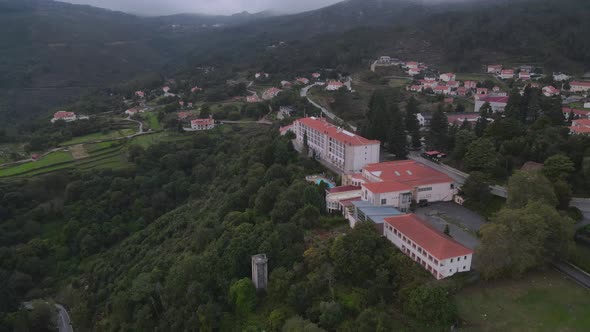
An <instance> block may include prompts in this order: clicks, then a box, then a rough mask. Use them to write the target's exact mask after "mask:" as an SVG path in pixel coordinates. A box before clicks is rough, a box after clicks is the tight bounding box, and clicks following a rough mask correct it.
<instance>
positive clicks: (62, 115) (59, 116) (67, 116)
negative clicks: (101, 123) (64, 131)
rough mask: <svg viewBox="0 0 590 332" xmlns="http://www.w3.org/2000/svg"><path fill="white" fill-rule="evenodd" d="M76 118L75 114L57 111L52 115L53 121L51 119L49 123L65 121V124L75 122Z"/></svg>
mask: <svg viewBox="0 0 590 332" xmlns="http://www.w3.org/2000/svg"><path fill="white" fill-rule="evenodd" d="M77 119H78V118H77V117H76V113H74V112H66V111H59V112H55V114H53V119H51V123H55V122H56V121H60V120H61V121H65V122H72V121H76V120H77Z"/></svg>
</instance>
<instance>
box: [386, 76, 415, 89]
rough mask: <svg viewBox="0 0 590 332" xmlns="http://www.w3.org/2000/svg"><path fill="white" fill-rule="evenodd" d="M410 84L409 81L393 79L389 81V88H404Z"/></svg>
mask: <svg viewBox="0 0 590 332" xmlns="http://www.w3.org/2000/svg"><path fill="white" fill-rule="evenodd" d="M411 82H412V81H409V80H402V79H399V78H395V79H391V80H389V86H390V87H392V88H400V87H404V86H406V85H408V84H409V83H411Z"/></svg>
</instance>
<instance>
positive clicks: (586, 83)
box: [570, 81, 590, 87]
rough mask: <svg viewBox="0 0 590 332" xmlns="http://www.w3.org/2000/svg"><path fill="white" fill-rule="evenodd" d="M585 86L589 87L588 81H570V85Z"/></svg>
mask: <svg viewBox="0 0 590 332" xmlns="http://www.w3.org/2000/svg"><path fill="white" fill-rule="evenodd" d="M574 85H577V86H585V87H590V82H580V81H574V82H571V83H570V86H574Z"/></svg>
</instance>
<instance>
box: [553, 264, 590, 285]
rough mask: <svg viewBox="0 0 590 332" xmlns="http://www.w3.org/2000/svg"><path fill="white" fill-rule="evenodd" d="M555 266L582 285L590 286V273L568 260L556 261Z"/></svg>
mask: <svg viewBox="0 0 590 332" xmlns="http://www.w3.org/2000/svg"><path fill="white" fill-rule="evenodd" d="M553 267H555V269H556V270H558V271H559V272H561V273H563V274H565V275H567V276H568V277H570V279H572V280H573V281H575V282H576V283H578V284H579V285H580V286H582V287H586V288H590V274H588V273H586V272H584V271H582V270H580V269H579V268H577V267H576V266H574V265H571V264H569V263H566V262H555V263H553Z"/></svg>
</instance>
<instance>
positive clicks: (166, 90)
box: [162, 86, 170, 93]
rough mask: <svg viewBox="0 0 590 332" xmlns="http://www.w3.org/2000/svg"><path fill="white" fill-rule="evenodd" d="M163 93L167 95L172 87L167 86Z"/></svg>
mask: <svg viewBox="0 0 590 332" xmlns="http://www.w3.org/2000/svg"><path fill="white" fill-rule="evenodd" d="M162 91H164V93H167V92H169V91H170V87H169V86H165V87H163V88H162Z"/></svg>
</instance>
